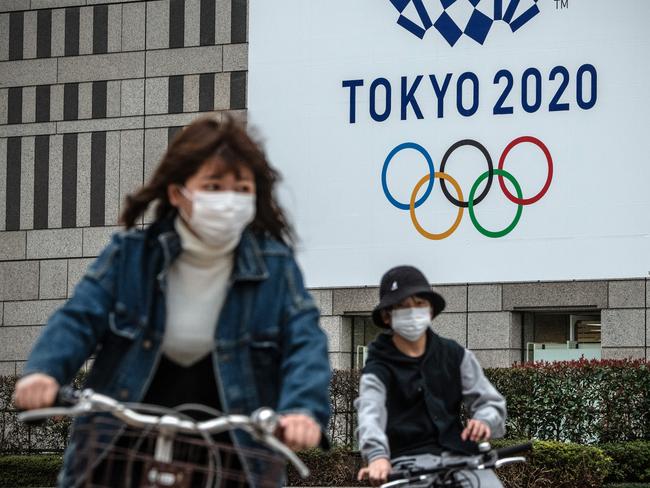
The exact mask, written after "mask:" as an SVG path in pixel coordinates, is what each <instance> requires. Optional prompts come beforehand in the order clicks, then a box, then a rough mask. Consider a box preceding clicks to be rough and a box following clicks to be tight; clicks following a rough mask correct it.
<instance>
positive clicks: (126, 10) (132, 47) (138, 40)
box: [121, 3, 148, 51]
mask: <svg viewBox="0 0 650 488" xmlns="http://www.w3.org/2000/svg"><path fill="white" fill-rule="evenodd" d="M146 5H148V3H146V4H145V3H127V4H125V5H123V6H122V9H123V10H122V12H123V13H122V49H121V50H122V51H141V50H143V49H144V43H145V34H146V31H145V8H146Z"/></svg>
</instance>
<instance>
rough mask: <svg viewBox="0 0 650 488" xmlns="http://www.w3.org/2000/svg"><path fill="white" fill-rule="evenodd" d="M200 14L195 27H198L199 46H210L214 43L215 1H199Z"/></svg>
mask: <svg viewBox="0 0 650 488" xmlns="http://www.w3.org/2000/svg"><path fill="white" fill-rule="evenodd" d="M199 1H200V4H201V5H200V12H199V22H197V23H196V24H195V25H198V26H199V45H201V46H212V45H213V44H214V43H215V27H216V22H215V21H216V18H215V7H216V1H215V0H199Z"/></svg>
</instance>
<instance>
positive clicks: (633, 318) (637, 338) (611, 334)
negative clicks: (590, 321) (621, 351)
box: [600, 309, 646, 348]
mask: <svg viewBox="0 0 650 488" xmlns="http://www.w3.org/2000/svg"><path fill="white" fill-rule="evenodd" d="M600 319H601V344H602V347H603V348H605V347H643V346H644V345H645V342H646V337H645V327H646V310H645V309H618V310H603V311H602V312H601V315H600Z"/></svg>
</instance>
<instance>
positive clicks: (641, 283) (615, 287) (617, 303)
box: [608, 280, 646, 308]
mask: <svg viewBox="0 0 650 488" xmlns="http://www.w3.org/2000/svg"><path fill="white" fill-rule="evenodd" d="M608 286H609V308H643V307H646V301H645V300H646V280H625V281H610V282H609V283H608Z"/></svg>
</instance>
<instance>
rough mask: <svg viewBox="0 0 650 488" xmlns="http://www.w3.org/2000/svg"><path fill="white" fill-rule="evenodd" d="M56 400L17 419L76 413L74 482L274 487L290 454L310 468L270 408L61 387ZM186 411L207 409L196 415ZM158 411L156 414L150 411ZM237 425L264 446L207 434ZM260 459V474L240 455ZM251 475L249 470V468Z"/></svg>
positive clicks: (302, 469)
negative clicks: (247, 409) (160, 402)
mask: <svg viewBox="0 0 650 488" xmlns="http://www.w3.org/2000/svg"><path fill="white" fill-rule="evenodd" d="M55 405H56V406H54V407H51V408H43V409H37V410H30V411H24V412H21V413H20V414H19V416H18V417H19V420H21V421H23V422H38V421H41V420H45V419H47V418H51V417H61V416H66V417H75V418H77V421H76V425H75V428H74V430H73V435H72V437H71V442H76V449H75V450H74V454H73V455H72V456H71V457H72V461H73V462H72V463H71V464H72V465H71V466H69V467H68V468H67V470H68V471H67V472H69V474H70V476H71V477H72V479H73V480H74V485H75V486H84V487H93V488H99V487H106V488H109V487H114V486H124V487H131V486H139V487H148V488H163V487H164V488H189V487H192V488H193V487H202V488H203V487H205V488H208V487H209V488H213V487H219V486H248V485H247V484H246V483H247V481H250V482H251V484H252V485H253V486H256V487H257V486H260V487H267V486H268V487H275V486H278V484H279V483H280V482H281V480H282V478H283V476H284V467H285V464H286V460H289V461H290V462H291V463H292V464H293V465H294V466H295V468H296V470H297V471H298V473H299V474H300V476H301V477H303V478H305V477H307V476H309V469H308V468H307V467H306V466H305V464H304V463H303V462H302V461H301V460H300V458H298V456H297V455H296V454H295V453H294V452H293V451H291V449H289V448H288V447H287V446H286V445H284V444H283V443H282V442H281V441H280V440H279V439H278V438H277V437H275V436H274V432H275V430H276V427H277V422H278V416H277V414H276V413H275V412H274V411H273V410H272V409H270V408H260V409H258V410H256V411H255V412H253V413H252V414H251V415H250V416H247V415H221V416H217V415H215V414H219V412H216V411H214V410H212V409H209V408H207V407H203V406H200V405H185V406H181V407H177V409H173V410H172V409H167V408H163V407H158V406H154V405H145V404H135V403H133V404H122V403H120V402H118V401H117V400H114V399H113V398H111V397H108V396H106V395H102V394H99V393H95V392H94V391H93V390H91V389H85V390H74V389H73V388H70V387H62V388H61V389H60V390H59V394H58V396H57V402H56V404H55ZM186 410H195V411H199V412H202V413H203V415H206V414H208V415H210V416H211V417H212V418H208V419H207V420H203V421H196V420H194V419H192V418H190V417H189V416H188V415H186V414H185V413H183V411H186ZM155 414H158V415H155ZM232 429H243V430H245V431H246V432H248V433H249V434H250V435H251V437H252V438H253V439H254V440H255V441H257V442H258V443H259V444H261V445H262V446H264V447H260V448H256V449H251V448H243V447H236V446H233V445H232V444H229V443H228V441H227V440H226V442H225V443H224V442H222V441H223V440H224V439H223V437H222V438H221V439H217V440H215V439H214V438H213V435H216V434H222V435H226V434H225V433H227V432H228V431H230V430H232ZM242 457H244V458H246V460H247V462H248V463H261V464H258V465H261V466H262V467H263V468H264V471H263V472H264V473H265V474H264V479H252V480H250V479H248V478H247V476H246V474H245V469H243V468H242V467H241V466H240V465H239V459H241V458H242ZM249 476H250V473H249Z"/></svg>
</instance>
